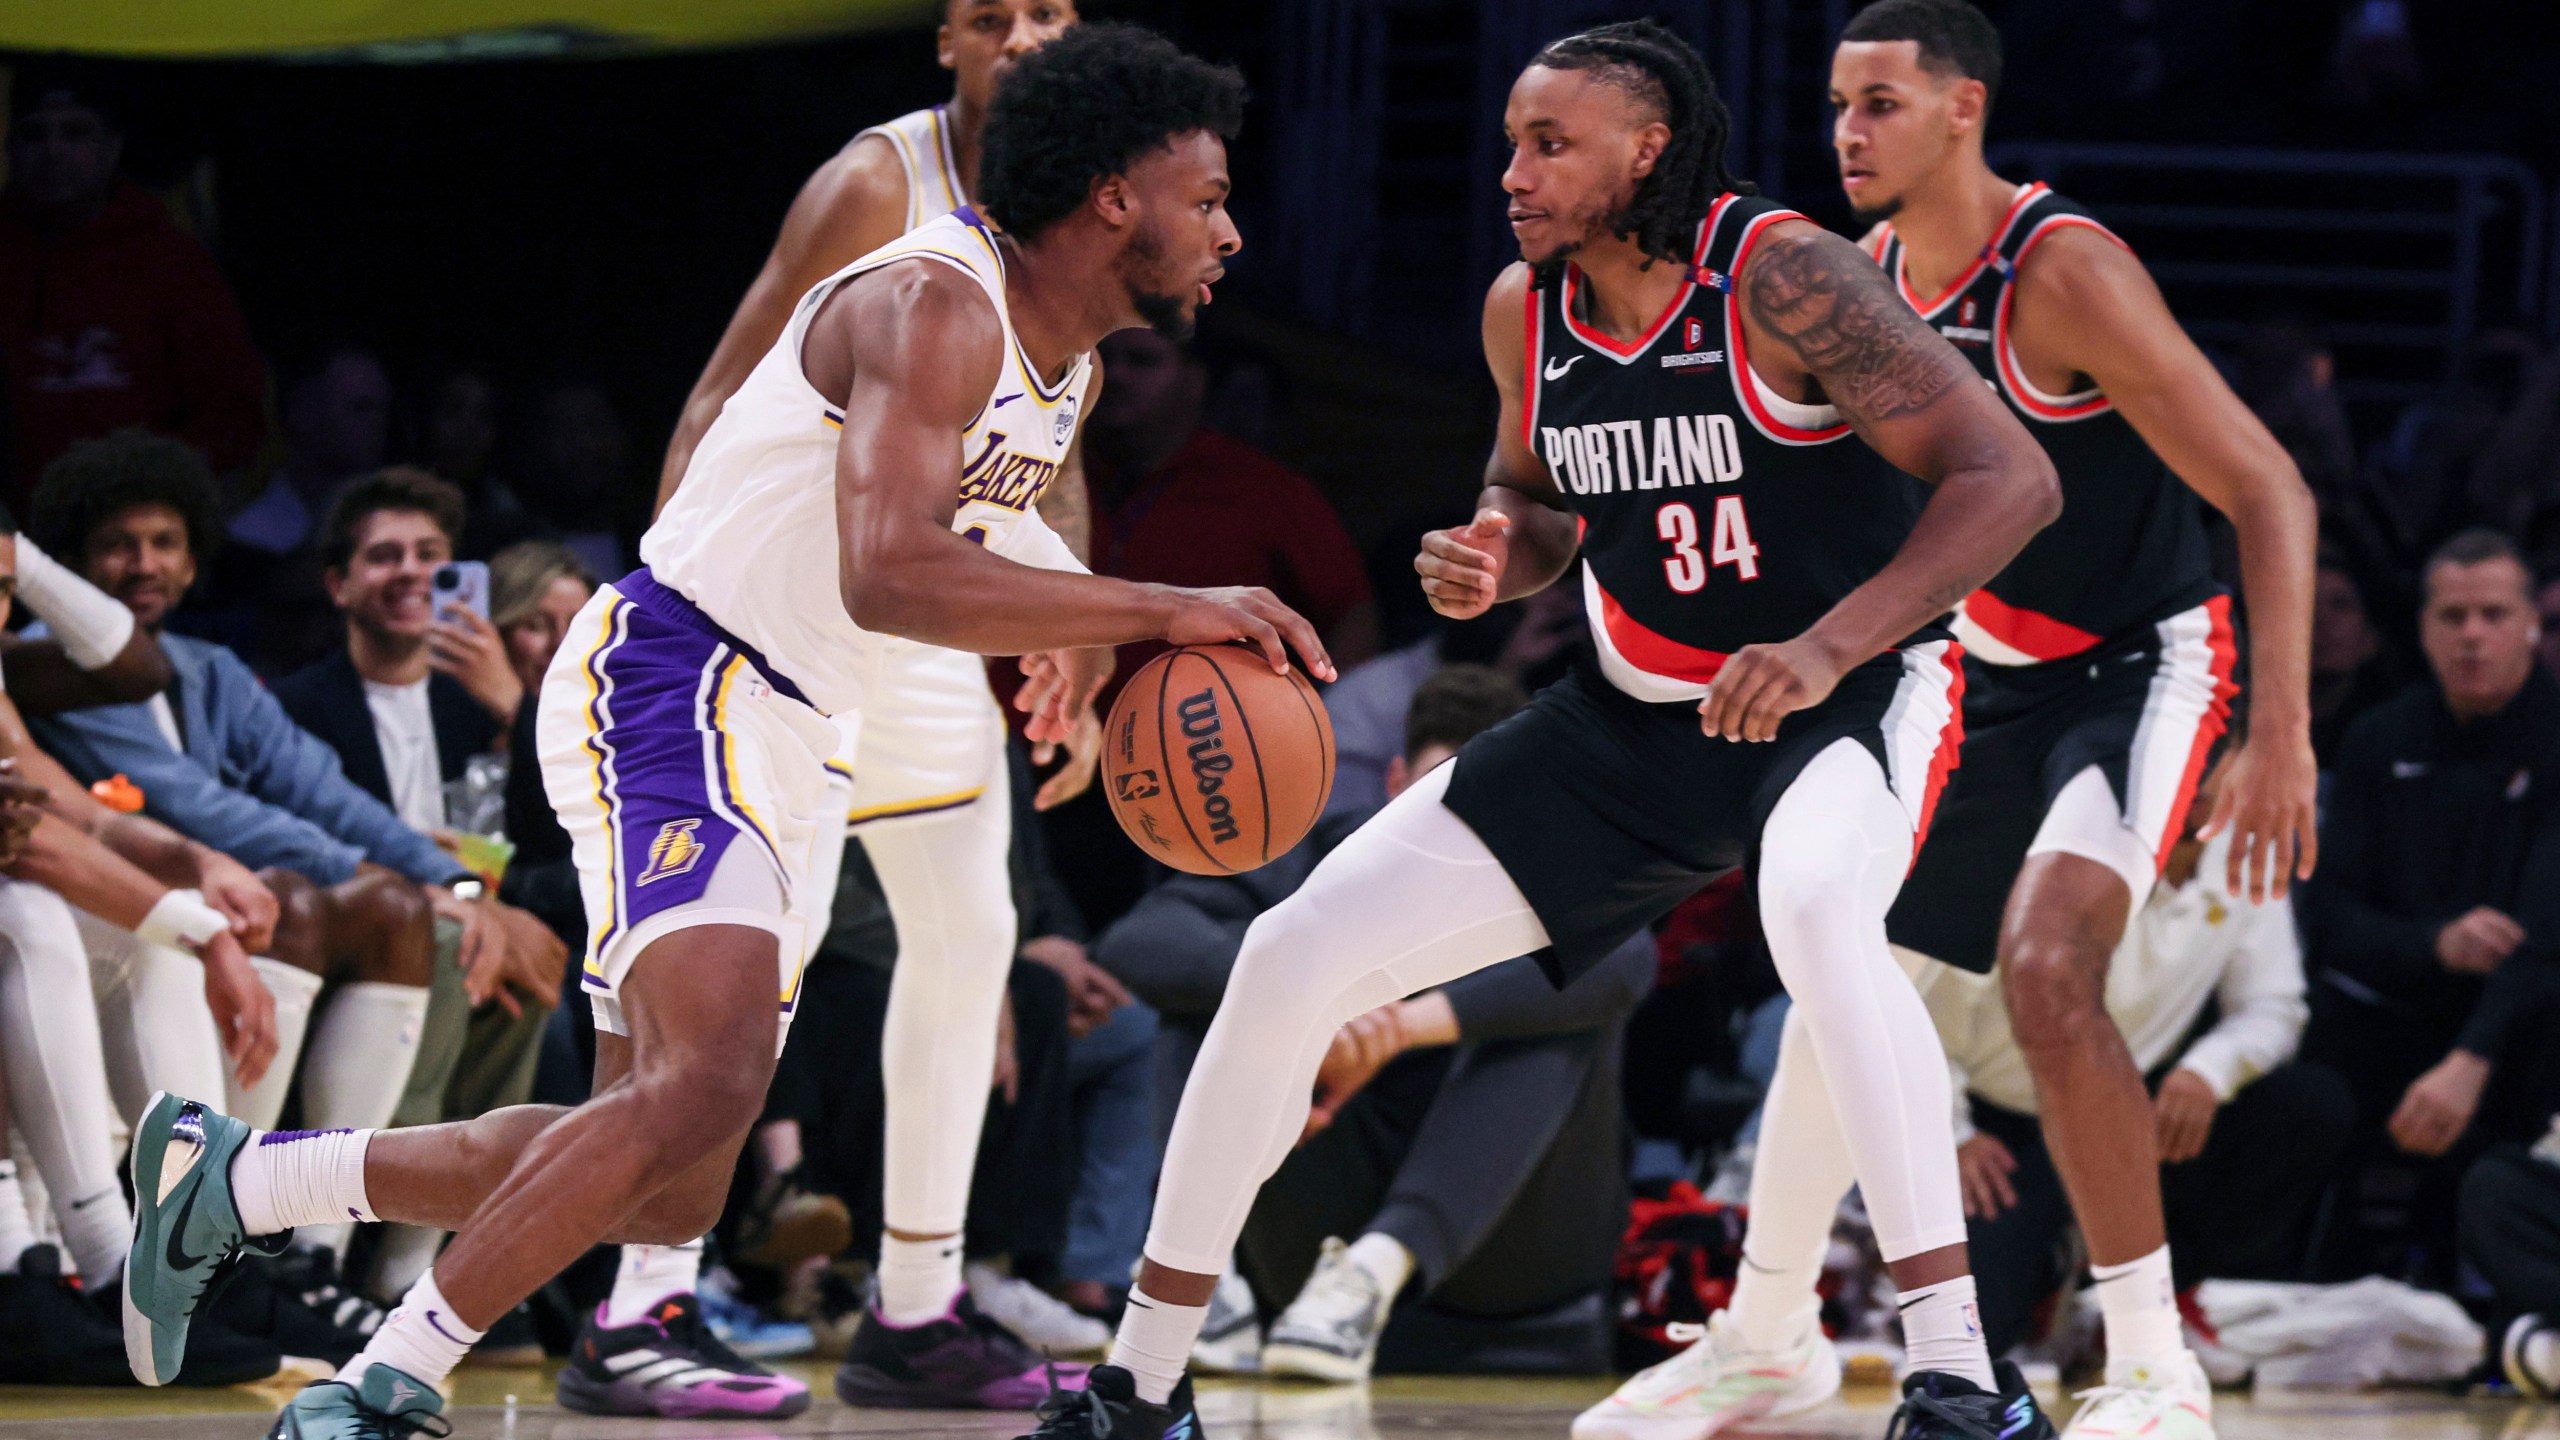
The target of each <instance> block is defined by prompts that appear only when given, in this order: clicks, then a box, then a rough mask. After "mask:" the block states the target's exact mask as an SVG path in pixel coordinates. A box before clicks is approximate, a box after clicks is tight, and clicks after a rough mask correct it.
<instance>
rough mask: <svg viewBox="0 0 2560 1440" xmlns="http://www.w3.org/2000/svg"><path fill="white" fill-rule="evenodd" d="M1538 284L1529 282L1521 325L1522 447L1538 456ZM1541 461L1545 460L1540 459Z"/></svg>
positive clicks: (1533, 280)
mask: <svg viewBox="0 0 2560 1440" xmlns="http://www.w3.org/2000/svg"><path fill="white" fill-rule="evenodd" d="M1539 338H1540V337H1539V335H1538V282H1537V281H1536V280H1535V279H1532V280H1531V281H1530V282H1529V301H1528V314H1527V317H1526V318H1525V319H1523V320H1522V321H1521V324H1520V341H1521V346H1520V348H1521V350H1522V352H1523V353H1522V355H1521V357H1520V363H1521V370H1522V373H1521V376H1520V443H1521V444H1523V445H1526V446H1528V447H1529V453H1530V454H1532V455H1537V454H1538V341H1539ZM1539 458H1540V459H1544V458H1546V457H1544V456H1539Z"/></svg>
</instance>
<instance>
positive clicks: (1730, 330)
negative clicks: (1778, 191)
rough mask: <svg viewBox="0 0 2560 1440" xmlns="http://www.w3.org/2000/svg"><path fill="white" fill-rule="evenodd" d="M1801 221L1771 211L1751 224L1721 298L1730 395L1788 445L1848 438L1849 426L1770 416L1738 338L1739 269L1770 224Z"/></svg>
mask: <svg viewBox="0 0 2560 1440" xmlns="http://www.w3.org/2000/svg"><path fill="white" fill-rule="evenodd" d="M1802 219H1804V217H1803V216H1802V215H1799V214H1797V213H1796V212H1794V211H1793V210H1772V211H1770V212H1769V213H1768V214H1766V215H1763V216H1761V217H1760V218H1759V219H1757V220H1754V221H1752V222H1751V228H1750V229H1749V230H1747V231H1745V232H1744V233H1743V236H1742V245H1741V248H1739V249H1737V250H1735V251H1734V252H1733V272H1732V273H1733V289H1732V290H1730V291H1727V292H1726V294H1725V297H1724V330H1725V336H1724V340H1725V346H1726V348H1727V349H1730V350H1731V351H1732V352H1733V354H1732V355H1730V356H1728V357H1727V361H1728V363H1727V365H1726V367H1725V368H1726V369H1728V370H1730V371H1732V372H1733V391H1734V393H1735V394H1736V395H1739V396H1741V397H1742V404H1743V407H1744V408H1745V409H1747V410H1749V411H1750V412H1751V420H1752V423H1753V424H1755V425H1758V426H1759V427H1760V429H1761V431H1762V433H1764V434H1766V435H1768V436H1769V437H1770V438H1772V439H1776V440H1782V441H1786V442H1788V443H1791V444H1796V445H1817V444H1820V443H1822V442H1823V441H1826V440H1837V439H1839V438H1840V437H1841V436H1843V435H1846V434H1848V433H1849V422H1848V421H1846V420H1843V421H1841V422H1840V423H1839V424H1837V425H1834V426H1831V427H1830V428H1829V429H1825V430H1801V429H1798V428H1797V427H1795V426H1793V425H1790V424H1788V423H1787V422H1785V421H1784V420H1781V419H1779V418H1778V417H1777V416H1775V415H1772V414H1770V413H1769V407H1768V406H1766V405H1763V404H1761V403H1760V386H1759V384H1758V383H1757V382H1758V381H1759V372H1758V371H1756V370H1753V369H1752V368H1751V356H1750V355H1749V354H1748V353H1747V352H1746V351H1745V349H1744V346H1743V338H1742V277H1743V275H1744V274H1745V273H1746V272H1745V270H1744V268H1743V267H1745V266H1747V265H1749V264H1750V263H1751V247H1752V246H1754V245H1757V244H1759V243H1760V232H1761V231H1763V230H1765V229H1767V228H1768V227H1769V226H1770V225H1771V224H1772V223H1774V222H1776V221H1780V220H1802Z"/></svg>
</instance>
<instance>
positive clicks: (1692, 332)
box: [1680, 315, 1707, 350]
mask: <svg viewBox="0 0 2560 1440" xmlns="http://www.w3.org/2000/svg"><path fill="white" fill-rule="evenodd" d="M1680 338H1681V343H1682V348H1684V349H1689V350H1695V349H1697V348H1698V347H1699V346H1701V345H1704V344H1706V343H1707V322H1706V321H1704V320H1701V319H1699V318H1698V317H1697V316H1695V315H1692V316H1690V317H1689V324H1688V327H1687V328H1686V329H1685V330H1683V331H1682V332H1681V337H1680Z"/></svg>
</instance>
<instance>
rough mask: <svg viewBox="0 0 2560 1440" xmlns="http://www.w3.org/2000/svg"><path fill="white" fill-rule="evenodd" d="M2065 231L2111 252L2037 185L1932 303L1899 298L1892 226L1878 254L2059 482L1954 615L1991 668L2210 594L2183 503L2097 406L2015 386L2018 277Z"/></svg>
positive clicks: (2166, 474) (2044, 656)
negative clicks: (2054, 516) (2052, 510)
mask: <svg viewBox="0 0 2560 1440" xmlns="http://www.w3.org/2000/svg"><path fill="white" fill-rule="evenodd" d="M2067 225H2085V226H2087V227H2089V228H2090V229H2092V230H2096V231H2097V232H2098V233H2099V234H2102V235H2105V236H2106V237H2107V238H2108V239H2110V240H2113V239H2115V235H2114V233H2113V232H2111V231H2109V230H2108V229H2107V228H2106V227H2105V226H2103V225H2100V224H2099V223H2098V222H2097V221H2096V220H2094V219H2091V218H2090V216H2089V212H2088V211H2086V210H2083V209H2081V208H2080V207H2079V206H2077V205H2075V204H2073V203H2071V202H2070V201H2068V200H2065V199H2063V198H2062V197H2061V196H2059V195H2056V194H2054V193H2053V191H2052V190H2050V189H2048V188H2047V187H2045V186H2044V185H2042V184H2034V185H2028V186H2026V187H2024V188H2022V189H2020V190H2019V191H2018V196H2017V199H2016V200H2015V201H2013V202H2011V204H2010V207H2009V213H2008V215H2007V216H2006V217H2004V218H2003V219H2002V220H2001V222H2000V228H1999V229H1997V230H1995V231H1993V232H1992V237H1991V243H1990V244H1989V245H1986V246H1984V247H1983V251H1982V254H1981V256H1980V257H1979V258H1978V259H1976V260H1975V261H1974V262H1973V266H1972V268H1970V269H1968V270H1966V271H1965V272H1964V273H1963V274H1962V275H1959V276H1957V277H1956V282H1955V283H1954V284H1953V285H1950V286H1948V287H1947V288H1946V290H1945V291H1944V292H1942V293H1941V294H1940V295H1939V296H1938V297H1937V298H1936V299H1934V300H1923V299H1922V298H1920V297H1919V296H1917V295H1914V294H1912V293H1911V282H1910V280H1909V279H1908V278H1907V277H1906V276H1905V274H1904V269H1903V266H1904V257H1903V252H1902V241H1901V238H1900V237H1899V236H1897V235H1895V234H1894V233H1893V226H1892V225H1890V224H1887V225H1886V226H1885V227H1884V229H1883V231H1882V232H1881V235H1880V236H1879V239H1878V244H1877V250H1876V260H1877V263H1879V264H1881V265H1883V266H1884V269H1885V273H1886V274H1888V275H1891V276H1892V277H1893V283H1894V286H1895V288H1897V289H1899V290H1900V291H1901V292H1902V298H1903V299H1905V300H1907V301H1909V302H1911V308H1913V309H1914V310H1917V311H1919V312H1920V316H1921V318H1922V319H1924V320H1927V321H1928V322H1929V323H1930V324H1931V325H1934V326H1936V327H1937V329H1938V332H1939V333H1940V334H1942V335H1944V336H1946V337H1947V338H1948V339H1950V340H1952V341H1954V342H1955V345H1956V348H1957V349H1958V350H1961V351H1963V352H1964V355H1965V358H1966V359H1968V360H1971V361H1972V362H1973V367H1974V368H1975V369H1976V370H1979V371H1981V372H1982V376H1983V378H1984V379H1986V380H1989V381H1990V382H1991V384H1992V388H1994V389H1996V390H1998V391H1999V392H2000V394H2001V395H2002V397H2004V398H2005V399H2007V400H2008V402H2009V404H2010V407H2011V408H2013V409H2015V410H2016V411H2017V412H2018V416H2019V418H2020V419H2022V420H2024V421H2025V422H2026V426H2027V433H2029V434H2031V435H2033V436H2035V437H2036V440H2037V441H2038V442H2039V443H2041V444H2042V445H2043V446H2044V448H2045V453H2046V454H2047V455H2050V456H2052V457H2053V468H2054V469H2055V471H2056V472H2058V473H2059V474H2060V475H2061V477H2062V517H2061V518H2060V519H2058V520H2056V521H2054V522H2053V523H2052V524H2051V525H2048V526H2046V527H2045V528H2044V529H2043V530H2041V531H2039V532H2037V534H2036V536H2035V538H2034V539H2032V540H2029V541H2028V542H2027V548H2026V549H2025V550H2023V551H2020V552H2019V554H2018V558H2017V559H2015V560H2012V561H2010V562H2009V568H2007V569H2006V570H2003V571H2001V572H2000V573H1999V574H1998V575H1997V576H1994V577H1993V578H1992V581H1991V583H1990V584H1988V585H1986V586H1984V587H1983V588H1982V589H1980V590H1978V591H1976V592H1974V593H1973V594H1972V595H1971V596H1969V597H1967V598H1966V600H1965V602H1964V607H1963V608H1962V609H1961V610H1960V611H1958V612H1957V619H1956V636H1957V638H1958V639H1959V640H1961V641H1963V642H1964V647H1965V650H1966V651H1967V653H1969V654H1971V655H1972V656H1974V658H1976V659H1978V660H1984V661H1987V662H1989V663H1991V664H1994V665H2033V664H2036V663H2038V662H2040V661H2046V660H2059V659H2062V658H2064V657H2065V656H2070V655H2076V654H2079V653H2080V652H2082V651H2084V650H2088V649H2092V648H2094V647H2096V646H2097V645H2099V644H2101V643H2103V642H2105V641H2107V640H2109V639H2112V638H2114V637H2117V636H2120V635H2124V634H2127V633H2130V632H2135V631H2142V630H2147V629H2148V628H2149V627H2150V626H2151V625H2152V624H2153V623H2154V622H2156V621H2158V620H2160V619H2162V618H2163V617H2165V616H2169V615H2173V614H2176V613H2177V612H2179V611H2181V610H2188V609H2192V608H2193V607H2195V606H2196V605H2198V604H2200V603H2202V602H2203V601H2204V600H2205V599H2206V598H2207V597H2208V596H2211V595H2213V594H2214V593H2216V591H2217V589H2218V587H2217V586H2216V584H2215V583H2214V579H2213V570H2212V557H2211V554H2210V552H2209V550H2208V549H2207V546H2206V544H2205V535H2204V512H2203V510H2202V508H2201V505H2200V502H2198V501H2197V499H2196V496H2195V492H2194V491H2192V490H2189V489H2188V488H2187V487H2186V484H2185V483H2184V482H2183V481H2181V480H2179V479H2178V477H2177V476H2176V475H2175V474H2173V473H2171V472H2170V469H2169V467H2168V466H2167V465H2164V464H2162V463H2161V461H2160V457H2159V456H2158V455H2155V454H2153V453H2152V451H2151V447H2150V446H2149V445H2147V444H2145V443H2143V439H2142V437H2141V436H2140V435H2139V434H2136V433H2135V431H2134V428H2133V426H2132V425H2131V424H2130V423H2129V422H2127V421H2126V419H2125V418H2124V417H2123V416H2122V415H2119V414H2117V413H2116V409H2115V406H2114V405H2113V404H2112V403H2111V402H2109V401H2108V399H2107V397H2106V395H2105V394H2104V393H2103V392H2101V391H2099V390H2098V389H2096V388H2095V387H2094V386H2093V387H2091V388H2089V389H2085V390H2081V391H2079V392H2078V393H2076V394H2071V395H2048V394H2046V393H2045V392H2043V391H2042V390H2039V389H2037V388H2036V387H2035V385H2034V383H2033V382H2032V381H2030V380H2028V379H2027V377H2026V373H2025V371H2024V370H2023V369H2022V368H2021V367H2020V366H2019V364H2018V356H2017V352H2016V351H2015V350H2014V349H2013V348H2012V347H2011V345H2010V343H2009V301H2010V296H2011V294H2012V292H2013V289H2014V286H2015V283H2016V281H2017V278H2018V268H2019V267H2020V266H2021V265H2023V264H2025V263H2026V259H2027V255H2028V253H2029V252H2030V251H2032V250H2033V249H2034V248H2035V246H2036V243H2037V242H2038V241H2040V240H2042V239H2043V238H2044V237H2046V236H2048V235H2050V234H2052V233H2053V232H2054V231H2056V230H2059V229H2061V228H2063V227H2064V226H2067ZM2117 243H2119V244H2121V243H2123V242H2121V241H2118V242H2117Z"/></svg>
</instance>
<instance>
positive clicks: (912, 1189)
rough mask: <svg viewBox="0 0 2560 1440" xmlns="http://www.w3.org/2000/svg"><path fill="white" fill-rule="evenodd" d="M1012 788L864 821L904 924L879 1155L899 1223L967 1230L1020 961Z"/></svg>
mask: <svg viewBox="0 0 2560 1440" xmlns="http://www.w3.org/2000/svg"><path fill="white" fill-rule="evenodd" d="M1011 827H1012V791H1011V788H1010V787H1009V786H1005V785H990V786H989V787H988V788H987V791H986V793H985V794H983V795H981V796H980V797H979V798H978V799H977V800H976V801H974V802H972V803H971V804H968V805H964V806H962V807H960V808H959V809H957V810H953V811H950V812H947V813H945V814H940V815H932V816H920V817H918V818H916V819H912V820H900V821H897V822H894V823H892V824H889V825H886V826H880V827H871V828H866V829H865V830H864V831H863V844H864V846H865V848H866V849H868V850H869V852H870V855H871V867H872V869H874V870H876V871H878V872H879V875H880V888H881V890H882V891H883V893H885V894H886V895H887V896H888V900H889V913H890V915H891V917H892V918H893V919H895V920H896V921H897V926H898V968H897V973H896V975H895V976H894V977H893V978H892V979H891V981H890V984H889V1016H888V1022H887V1026H886V1028H885V1030H884V1032H883V1033H882V1035H881V1039H880V1069H881V1074H882V1077H883V1079H884V1080H885V1081H886V1083H887V1091H888V1101H887V1109H888V1125H887V1131H888V1133H887V1136H886V1139H885V1145H884V1149H883V1152H882V1157H881V1165H882V1169H883V1171H884V1172H885V1181H886V1183H885V1189H886V1197H885V1200H886V1203H885V1205H884V1208H883V1209H882V1212H881V1213H882V1215H883V1216H884V1217H885V1218H886V1219H887V1221H888V1223H889V1226H890V1228H892V1229H896V1230H903V1231H906V1232H907V1233H909V1234H914V1235H949V1234H956V1233H957V1232H958V1231H959V1230H960V1228H961V1226H962V1224H963V1223H964V1222H965V1221H966V1220H967V1219H968V1213H969V1176H970V1173H971V1172H972V1171H974V1170H975V1169H976V1168H977V1163H978V1134H979V1131H980V1130H981V1129H982V1128H984V1126H985V1123H986V1118H987V1086H988V1082H989V1080H990V1079H991V1078H992V1077H993V1076H994V1074H995V1063H996V1024H997V1017H998V1015H999V1014H1000V1013H1001V1012H1002V1010H1003V1008H1004V987H1005V976H1006V974H1007V973H1008V972H1009V971H1010V970H1011V969H1012V967H1013V951H1014V940H1015V935H1014V927H1015V920H1014V912H1013V880H1012V876H1011V874H1010V873H1009V872H1008V871H1007V869H1006V860H1007V855H1008V851H1009V849H1010V846H1011V842H1012V828H1011Z"/></svg>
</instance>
